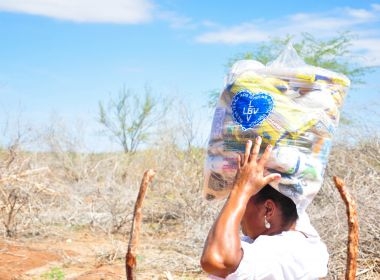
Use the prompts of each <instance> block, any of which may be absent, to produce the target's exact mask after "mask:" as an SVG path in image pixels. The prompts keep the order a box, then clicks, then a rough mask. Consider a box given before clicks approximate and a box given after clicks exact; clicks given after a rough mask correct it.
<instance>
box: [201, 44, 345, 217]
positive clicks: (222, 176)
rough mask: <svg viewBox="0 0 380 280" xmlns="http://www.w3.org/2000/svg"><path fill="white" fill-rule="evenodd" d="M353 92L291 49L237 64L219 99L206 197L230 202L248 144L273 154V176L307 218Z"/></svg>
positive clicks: (277, 186)
mask: <svg viewBox="0 0 380 280" xmlns="http://www.w3.org/2000/svg"><path fill="white" fill-rule="evenodd" d="M349 86H350V80H349V79H348V78H347V77H346V76H344V75H343V74H340V73H336V72H333V71H330V70H327V69H323V68H319V67H314V66H311V65H307V64H306V63H305V62H304V61H303V60H302V59H301V58H300V57H299V56H298V54H297V53H296V51H295V50H294V48H293V47H292V45H291V44H289V45H287V46H286V48H285V49H284V51H283V52H282V53H281V54H280V56H279V57H278V58H277V59H276V60H274V61H273V62H270V63H268V64H267V65H263V64H261V63H260V62H258V61H255V60H240V61H237V62H236V63H235V64H234V65H233V66H232V67H231V69H230V72H229V73H228V75H227V77H226V81H225V86H224V88H223V90H222V92H221V94H220V96H219V100H218V103H217V105H216V108H215V111H214V117H213V122H212V127H211V132H210V137H209V143H208V147H207V154H206V159H205V167H204V176H205V178H204V186H203V194H204V197H205V198H206V199H207V200H213V199H222V198H225V197H226V196H228V194H229V192H230V190H231V188H232V184H233V181H234V178H235V175H236V171H237V158H238V154H239V153H243V152H244V149H245V144H246V141H247V140H248V139H254V138H255V137H256V136H258V135H260V136H261V137H262V140H263V142H262V146H261V152H262V151H263V150H264V149H265V147H266V146H267V145H268V144H271V145H273V150H272V153H271V155H270V158H269V160H268V162H267V166H266V172H276V173H280V174H281V180H280V181H279V182H276V183H273V184H272V187H274V188H275V189H277V190H279V191H280V192H281V193H283V194H285V195H287V196H288V197H290V198H291V199H292V200H293V201H294V202H295V203H296V206H297V210H298V212H299V213H301V212H303V211H304V210H305V209H306V207H307V206H308V205H309V203H310V202H311V201H312V199H313V198H314V196H315V195H316V194H317V192H318V191H319V189H320V187H321V185H322V180H323V173H324V170H325V168H326V164H327V159H328V155H329V152H330V147H331V140H332V137H333V135H334V133H335V130H336V128H337V126H338V124H339V114H340V109H341V106H342V104H343V101H344V99H345V97H346V94H347V91H348V89H349Z"/></svg>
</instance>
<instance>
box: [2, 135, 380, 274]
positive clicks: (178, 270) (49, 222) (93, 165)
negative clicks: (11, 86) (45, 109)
mask: <svg viewBox="0 0 380 280" xmlns="http://www.w3.org/2000/svg"><path fill="white" fill-rule="evenodd" d="M379 146H380V141H379V138H377V137H374V138H372V139H369V140H367V141H363V142H360V143H359V144H357V145H355V146H349V145H344V144H339V145H335V146H334V147H333V149H332V152H331V156H330V161H329V165H328V168H327V170H326V174H325V183H324V186H323V188H322V190H321V192H320V193H319V194H318V196H317V197H316V199H315V201H314V203H313V204H312V205H311V206H310V208H309V214H310V216H311V220H312V222H313V223H314V225H315V227H316V228H317V230H318V231H319V233H320V235H321V236H322V238H323V239H324V240H325V242H326V243H327V246H328V248H329V252H330V256H331V258H330V265H329V275H328V279H342V278H343V275H344V272H345V264H346V241H347V224H346V213H345V207H344V204H343V202H342V201H341V199H340V197H339V194H338V192H337V190H335V188H334V185H333V181H332V176H333V175H338V176H340V177H341V178H343V179H344V181H345V182H346V185H347V186H348V188H349V189H350V191H351V192H352V194H353V195H354V197H355V198H356V200H357V203H358V205H359V209H358V210H359V218H360V258H359V260H358V261H359V265H358V268H359V270H358V274H359V275H358V279H363V280H366V279H379V278H380V245H379V244H380V240H379V238H380V227H379V223H378V221H377V218H378V215H379V213H380V201H379V200H380V191H379V187H378V182H379V181H380V180H379V179H380V149H379ZM0 157H1V164H0V174H1V177H0V184H1V199H0V209H1V212H0V214H1V216H0V222H1V229H0V230H1V233H2V234H3V236H4V237H7V238H9V237H12V238H19V239H25V238H29V239H38V238H41V237H49V236H50V237H51V236H59V235H64V232H66V231H73V230H80V229H81V228H86V229H89V230H91V231H92V232H94V233H96V232H99V233H101V234H99V235H100V236H108V238H109V242H110V243H112V244H113V243H115V244H116V243H117V242H115V240H117V239H119V240H120V239H121V240H124V241H126V240H127V239H128V238H127V237H128V231H129V229H130V223H131V219H132V212H133V203H134V201H135V198H136V195H137V191H138V187H139V185H140V180H141V177H142V175H143V173H144V171H145V170H146V169H147V168H153V169H155V170H156V171H157V174H156V176H155V179H154V181H153V183H152V184H151V188H150V189H149V190H148V192H147V196H146V199H145V201H144V207H143V216H144V219H143V225H142V233H141V235H142V236H141V241H142V243H141V244H140V247H139V248H138V260H137V261H138V266H137V274H138V275H140V277H139V279H144V277H146V279H167V278H168V277H169V276H170V275H172V276H173V277H174V279H204V274H203V273H202V272H201V270H200V267H199V263H198V259H199V256H200V254H201V250H202V247H203V242H204V239H205V236H206V234H207V232H208V229H209V227H210V226H211V224H212V222H213V220H214V218H215V215H216V214H217V213H218V210H219V208H220V207H221V204H222V202H212V203H209V202H206V201H204V200H203V199H202V197H201V190H202V183H203V160H204V152H203V151H202V150H198V149H192V150H189V151H180V150H178V149H176V148H175V145H172V144H171V143H162V144H161V145H160V146H159V147H158V148H157V149H155V150H153V149H152V150H146V151H144V152H140V153H137V154H135V155H124V154H101V155H99V154H97V155H89V154H79V153H64V152H56V153H48V154H47V153H24V152H20V151H17V150H13V151H10V150H4V151H2V152H1V154H0ZM12 209H13V210H12ZM117 244H118V245H115V246H111V247H112V248H113V249H112V250H111V249H110V250H108V251H106V252H101V253H99V261H101V262H107V263H109V262H115V261H120V260H121V259H122V258H123V254H124V253H125V251H126V247H125V248H122V249H120V244H119V243H117ZM152 275H155V278H152V277H150V276H152ZM168 275H169V276H168ZM149 277H150V278H149Z"/></svg>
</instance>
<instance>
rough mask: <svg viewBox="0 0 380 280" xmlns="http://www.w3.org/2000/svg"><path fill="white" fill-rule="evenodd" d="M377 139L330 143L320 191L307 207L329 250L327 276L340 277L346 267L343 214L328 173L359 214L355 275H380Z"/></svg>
mask: <svg viewBox="0 0 380 280" xmlns="http://www.w3.org/2000/svg"><path fill="white" fill-rule="evenodd" d="M379 140H380V139H379V138H378V137H376V136H375V137H373V138H369V139H367V140H362V141H360V142H358V143H356V144H355V145H349V144H347V143H337V144H336V145H334V147H333V149H332V151H331V155H330V158H329V164H328V167H327V170H326V174H325V182H324V185H323V187H322V189H321V191H320V193H319V194H318V195H317V197H316V198H315V200H314V202H313V204H312V205H311V206H310V208H309V214H310V218H311V220H312V222H313V223H314V225H315V227H316V228H317V230H318V231H319V233H320V235H321V237H322V239H323V240H324V241H325V242H326V244H327V246H328V249H329V252H330V264H329V279H342V278H344V273H345V270H346V250H347V230H348V226H347V216H346V209H345V205H344V203H343V201H342V200H341V198H340V196H339V193H338V191H337V190H336V189H335V186H334V183H333V181H332V177H333V176H334V175H337V176H339V177H341V178H342V179H343V180H344V181H345V183H346V186H347V187H348V189H349V191H350V192H351V194H352V195H353V197H354V198H355V200H356V203H357V207H358V216H359V230H360V232H359V241H360V244H359V259H358V271H357V273H358V279H378V278H379V277H380V239H379V237H380V225H379V223H378V214H379V213H380V191H379V188H378V182H379V179H380V150H379V145H380V141H379Z"/></svg>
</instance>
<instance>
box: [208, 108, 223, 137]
mask: <svg viewBox="0 0 380 280" xmlns="http://www.w3.org/2000/svg"><path fill="white" fill-rule="evenodd" d="M225 115H226V109H225V108H222V107H217V108H216V109H215V112H214V119H213V120H212V126H211V127H212V129H211V138H219V137H222V132H223V122H224V117H225Z"/></svg>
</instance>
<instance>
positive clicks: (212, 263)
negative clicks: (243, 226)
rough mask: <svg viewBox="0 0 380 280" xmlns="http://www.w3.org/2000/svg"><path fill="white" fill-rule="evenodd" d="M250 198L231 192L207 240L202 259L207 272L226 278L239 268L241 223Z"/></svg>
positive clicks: (235, 190)
mask: <svg viewBox="0 0 380 280" xmlns="http://www.w3.org/2000/svg"><path fill="white" fill-rule="evenodd" d="M249 198H250V196H249V195H245V194H242V193H241V192H239V190H238V189H236V188H234V189H233V190H232V191H231V193H230V195H229V197H228V199H227V200H226V203H225V205H224V207H223V209H222V210H221V212H220V214H219V216H218V218H217V219H216V221H215V223H214V225H213V227H212V228H211V230H210V232H209V235H208V237H207V240H206V245H205V247H204V251H203V255H202V258H201V264H202V267H203V269H204V270H205V271H206V272H208V273H211V274H213V275H216V276H221V277H225V276H227V275H228V274H230V273H232V272H233V271H235V270H236V268H237V267H238V266H239V263H240V260H241V258H242V254H243V252H242V250H241V243H240V234H239V233H240V222H241V220H242V217H243V215H244V212H245V208H246V205H247V202H248V200H249Z"/></svg>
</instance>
